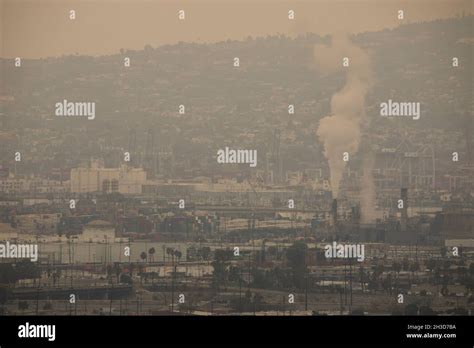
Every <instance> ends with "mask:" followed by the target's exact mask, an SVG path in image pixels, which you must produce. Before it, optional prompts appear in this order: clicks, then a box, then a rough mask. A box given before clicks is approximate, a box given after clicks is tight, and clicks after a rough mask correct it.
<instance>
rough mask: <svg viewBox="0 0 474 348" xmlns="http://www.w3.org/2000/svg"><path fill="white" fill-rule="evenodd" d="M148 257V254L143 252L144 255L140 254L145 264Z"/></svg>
mask: <svg viewBox="0 0 474 348" xmlns="http://www.w3.org/2000/svg"><path fill="white" fill-rule="evenodd" d="M146 256H147V255H146V252H144V251H142V253H141V254H140V258H141V259H142V260H143V262H145V259H146Z"/></svg>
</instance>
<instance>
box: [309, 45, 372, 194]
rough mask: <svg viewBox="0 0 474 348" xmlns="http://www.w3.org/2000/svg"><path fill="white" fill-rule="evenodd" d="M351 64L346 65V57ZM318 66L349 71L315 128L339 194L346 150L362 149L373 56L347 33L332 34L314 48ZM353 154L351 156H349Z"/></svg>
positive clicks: (321, 69) (332, 181)
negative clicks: (329, 42)
mask: <svg viewBox="0 0 474 348" xmlns="http://www.w3.org/2000/svg"><path fill="white" fill-rule="evenodd" d="M344 57H347V58H349V66H348V67H343V64H342V63H343V58H344ZM314 58H315V62H316V65H317V67H318V69H319V70H320V71H322V72H327V73H333V72H337V71H339V70H343V69H344V70H345V71H346V84H345V85H344V87H343V88H342V89H341V90H340V91H339V92H337V93H336V94H334V95H333V96H332V98H331V114H330V115H327V116H326V117H324V118H323V119H321V121H320V123H319V128H318V130H317V132H316V134H317V136H318V138H319V140H320V141H321V142H322V143H323V145H324V156H325V157H326V158H327V160H328V163H329V170H330V180H331V188H332V193H333V197H334V198H337V197H338V195H339V185H340V182H341V179H342V174H343V171H344V168H345V166H346V162H344V161H343V153H344V152H348V153H349V156H353V155H354V154H355V153H356V152H357V150H358V149H359V144H360V141H361V127H362V124H363V122H364V121H365V108H364V105H365V96H366V94H367V91H368V89H369V88H370V85H371V80H372V77H371V71H370V59H369V56H368V55H367V53H366V52H364V51H363V50H362V49H360V48H359V47H357V46H355V45H354V44H353V43H352V42H350V41H349V39H348V38H347V37H346V36H333V38H332V44H331V46H330V47H326V46H323V45H318V46H316V47H315V48H314ZM349 158H350V157H349Z"/></svg>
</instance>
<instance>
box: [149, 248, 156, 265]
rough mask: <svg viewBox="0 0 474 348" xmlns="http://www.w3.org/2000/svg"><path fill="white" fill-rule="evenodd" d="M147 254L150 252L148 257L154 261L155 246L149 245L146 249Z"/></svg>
mask: <svg viewBox="0 0 474 348" xmlns="http://www.w3.org/2000/svg"><path fill="white" fill-rule="evenodd" d="M148 254H150V259H151V261H152V262H153V261H155V258H154V256H153V255H155V248H153V247H151V248H150V249H149V250H148Z"/></svg>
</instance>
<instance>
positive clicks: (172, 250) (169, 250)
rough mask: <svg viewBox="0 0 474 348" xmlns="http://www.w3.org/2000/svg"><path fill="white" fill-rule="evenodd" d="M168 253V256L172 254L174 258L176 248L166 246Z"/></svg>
mask: <svg viewBox="0 0 474 348" xmlns="http://www.w3.org/2000/svg"><path fill="white" fill-rule="evenodd" d="M166 254H167V255H168V256H171V257H172V258H174V249H173V248H166Z"/></svg>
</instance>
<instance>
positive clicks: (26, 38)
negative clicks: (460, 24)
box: [0, 0, 473, 58]
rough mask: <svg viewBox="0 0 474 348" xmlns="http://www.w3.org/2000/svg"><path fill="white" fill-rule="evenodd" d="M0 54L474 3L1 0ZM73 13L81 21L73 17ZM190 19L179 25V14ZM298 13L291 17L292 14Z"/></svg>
mask: <svg viewBox="0 0 474 348" xmlns="http://www.w3.org/2000/svg"><path fill="white" fill-rule="evenodd" d="M0 3H1V5H0V22H1V25H0V38H1V46H0V56H2V57H9V58H11V57H23V58H38V57H48V56H58V55H62V54H74V53H76V52H77V53H79V54H87V55H103V54H111V53H112V54H113V53H118V51H119V49H120V48H131V49H142V48H143V46H144V45H145V44H151V45H152V46H153V47H156V46H159V45H162V44H167V43H176V42H178V41H187V42H215V41H222V40H226V39H229V38H230V39H243V38H245V37H247V36H249V35H251V36H254V37H255V36H263V35H267V34H275V33H284V34H287V35H292V36H293V35H295V34H299V33H304V32H308V31H310V32H315V33H319V34H328V33H329V34H330V33H334V32H341V31H343V32H360V31H372V30H378V29H383V28H386V27H393V26H396V25H398V24H400V21H399V20H398V19H397V11H398V10H399V9H403V10H404V11H405V20H404V21H405V22H406V21H411V22H415V21H420V20H432V19H436V18H444V17H453V16H455V15H456V14H461V13H462V12H463V11H464V12H465V13H466V14H468V13H472V6H473V5H472V4H473V0H312V1H309V0H306V1H302V0H292V1H287V0H286V1H280V0H253V1H250V0H219V1H206V0H185V1H180V0H95V1H92V0H0ZM70 9H74V10H75V11H76V14H77V18H76V20H70V19H69V10H70ZM180 9H184V10H185V11H186V20H185V21H179V20H178V10H180ZM290 9H293V10H294V11H295V12H296V18H295V20H293V21H290V20H288V10H290Z"/></svg>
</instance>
